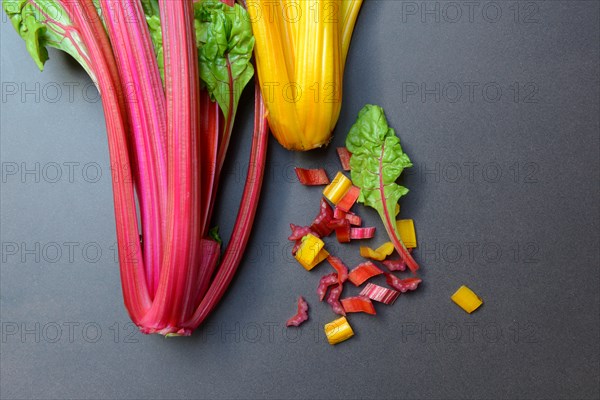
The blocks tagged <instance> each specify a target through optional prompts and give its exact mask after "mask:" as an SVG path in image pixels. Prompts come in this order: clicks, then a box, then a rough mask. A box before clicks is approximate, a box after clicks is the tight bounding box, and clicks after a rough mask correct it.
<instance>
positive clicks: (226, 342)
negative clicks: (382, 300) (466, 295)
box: [0, 1, 600, 399]
mask: <svg viewBox="0 0 600 400" xmlns="http://www.w3.org/2000/svg"><path fill="white" fill-rule="evenodd" d="M469 4H471V5H469ZM469 4H467V2H457V3H447V2H434V1H428V2H421V1H417V2H403V1H367V2H366V3H365V4H364V7H363V9H362V11H361V14H360V17H359V21H358V24H357V27H356V31H355V36H354V39H353V43H352V48H351V51H350V56H349V60H348V67H347V71H346V80H345V97H344V106H343V110H342V114H341V117H340V120H339V124H338V126H337V129H336V131H335V137H334V141H333V143H332V144H331V145H330V146H329V147H328V148H327V149H324V150H320V151H315V152H312V153H308V154H298V153H289V152H286V151H284V150H283V149H282V148H281V147H280V146H278V145H277V144H276V143H275V141H274V140H271V143H270V145H271V146H270V149H269V158H268V162H269V164H268V168H267V176H266V178H265V184H264V189H263V192H262V199H261V206H260V209H259V212H258V215H257V219H256V224H255V227H254V233H253V235H252V238H251V241H250V243H249V249H248V252H247V255H246V258H245V260H244V262H243V264H242V266H241V268H240V270H239V273H238V275H237V277H236V278H235V280H234V282H233V283H232V285H231V288H230V290H229V292H228V293H227V295H226V297H225V298H224V301H223V302H222V303H221V305H220V306H219V307H218V309H217V310H216V312H215V313H214V314H213V315H212V316H211V317H210V318H209V320H208V321H207V323H206V325H205V326H204V327H203V328H202V329H199V330H198V331H197V332H196V333H195V334H194V336H193V337H191V338H178V339H164V338H161V337H158V336H150V337H148V336H143V335H141V334H139V333H138V332H136V330H135V329H134V328H133V327H132V326H131V324H130V323H129V320H128V317H127V315H126V312H125V310H124V307H123V305H122V296H121V291H120V290H121V289H120V283H119V273H118V267H117V263H116V262H115V261H114V244H115V228H114V218H113V205H112V197H111V187H110V170H109V161H108V151H107V144H106V137H105V128H104V122H103V121H104V120H103V113H102V109H101V106H100V103H99V102H98V101H97V97H96V96H97V93H96V92H95V91H94V89H93V88H91V87H90V82H89V80H88V78H87V77H86V76H85V74H84V73H83V72H82V71H81V70H80V69H79V68H78V67H77V66H76V65H75V64H74V63H73V62H72V61H71V60H69V59H68V58H66V57H65V56H63V55H62V54H59V53H57V52H51V60H50V61H49V62H48V64H47V68H46V71H45V72H44V73H39V72H38V71H37V69H36V67H35V65H34V63H33V62H32V61H31V60H30V59H29V57H28V55H27V53H26V50H25V46H24V44H23V43H22V41H21V40H20V39H19V38H18V37H17V35H16V34H15V33H14V31H13V29H12V27H11V26H10V24H9V23H7V21H6V18H5V16H4V15H3V17H2V18H3V21H2V25H1V71H0V74H1V75H0V78H1V81H2V102H1V104H0V105H1V118H0V130H1V158H2V171H3V176H2V189H1V201H2V203H1V207H2V210H1V225H2V226H1V236H2V237H1V242H2V267H1V270H0V278H1V284H0V300H1V305H0V307H1V309H0V311H1V322H2V340H1V351H0V360H1V364H0V367H1V368H0V369H1V371H0V378H1V381H0V396H1V397H2V398H3V399H17V398H18V399H25V398H27V399H31V398H98V399H100V398H102V399H104V398H116V399H132V398H419V399H441V398H443V399H445V398H473V399H474V398H562V399H567V398H569V399H570V398H590V399H591V398H598V397H599V396H600V392H599V390H600V389H599V376H600V371H599V314H600V309H599V301H600V299H599V283H600V282H599V269H598V267H599V265H600V264H599V261H600V260H599V209H598V204H599V200H600V199H599V197H600V196H599V179H598V178H599V161H598V155H599V154H598V153H599V141H598V134H599V117H598V111H599V67H598V63H599V52H598V48H599V43H600V37H599V3H598V2H596V1H546V2H544V1H533V2H474V3H469ZM427 10H433V11H431V12H430V13H428V12H427ZM470 10H471V11H470ZM459 12H460V14H459ZM69 87H71V88H72V92H71V93H70V92H69ZM436 91H437V93H438V94H437V95H436ZM500 94H501V96H500V97H498V96H499V95H500ZM251 103H252V102H251V93H249V92H247V93H245V95H244V98H243V100H242V106H241V110H240V112H239V122H238V125H237V128H236V130H235V133H234V139H233V145H232V148H231V151H230V155H229V158H228V163H227V166H226V171H227V172H226V175H225V177H224V182H223V189H224V190H223V191H222V194H221V197H220V201H219V203H218V212H217V215H216V221H217V222H218V223H219V225H220V226H221V229H222V231H223V236H224V237H227V236H228V233H229V232H230V230H231V226H232V222H233V218H234V216H235V210H236V204H237V202H238V199H239V196H240V194H241V190H242V186H243V180H244V175H245V169H246V163H247V155H248V151H249V142H250V141H249V136H250V132H251V123H252V105H251ZM366 103H377V104H380V105H381V106H383V107H384V108H385V109H386V112H387V116H388V119H389V122H390V125H391V126H392V127H394V128H395V129H396V131H397V132H398V134H399V136H400V137H401V140H402V143H403V145H404V148H405V151H406V152H407V153H408V154H409V155H410V157H411V158H412V160H413V162H414V163H415V167H414V168H413V170H412V171H411V172H410V173H407V174H406V176H405V177H404V184H405V185H406V186H408V187H409V188H410V189H411V192H410V193H409V195H408V196H407V197H405V198H404V199H403V200H402V215H403V216H405V217H407V218H413V219H414V220H415V222H416V228H417V235H418V239H419V249H418V251H417V252H416V257H417V259H418V260H419V261H420V263H421V265H422V267H423V268H422V276H423V279H424V280H425V283H424V284H423V286H422V287H421V288H420V289H419V290H418V292H415V293H413V294H411V295H407V296H402V297H401V298H400V299H399V301H398V302H397V303H396V304H395V305H394V306H393V307H383V306H379V305H378V306H377V312H378V316H377V317H371V316H366V315H352V316H351V317H350V320H351V323H352V325H353V327H354V329H355V332H356V337H354V338H352V339H351V340H350V341H348V342H346V343H343V344H341V345H339V346H336V347H331V346H329V345H328V344H327V343H326V341H325V338H324V335H323V333H322V325H323V323H325V322H328V321H330V320H332V319H333V318H334V315H333V314H332V313H331V311H330V310H329V308H328V307H327V306H326V305H325V304H319V303H318V301H316V294H315V287H316V284H317V281H318V279H319V277H320V276H321V275H322V274H323V273H325V271H326V270H327V267H326V266H325V265H323V266H321V267H319V268H318V269H317V270H315V271H314V272H312V273H307V272H306V271H304V270H303V269H302V268H300V267H299V266H298V265H297V264H296V263H295V262H293V261H292V260H291V259H290V257H289V256H288V255H287V254H288V253H289V246H288V243H287V241H286V237H287V236H288V230H289V229H288V224H289V223H290V222H294V223H297V224H306V223H308V222H309V221H310V220H311V219H312V217H313V216H314V214H316V212H317V208H318V201H319V198H320V189H318V188H307V187H303V186H301V185H300V184H298V183H297V182H296V181H295V178H294V176H293V167H294V166H304V167H314V166H319V165H325V166H326V168H327V170H328V172H329V173H330V175H332V174H333V173H335V171H336V170H337V169H338V168H339V167H338V165H337V157H336V155H335V147H336V146H338V145H341V144H342V143H343V141H344V138H345V133H346V132H347V130H348V129H349V127H350V126H351V124H352V122H353V120H354V118H355V116H356V114H357V112H358V111H359V109H360V108H361V107H362V106H363V105H364V104H366ZM26 170H27V171H30V172H26ZM11 171H16V173H15V174H11ZM59 173H60V175H57V174H59ZM70 173H71V174H70ZM98 174H100V175H98ZM360 214H361V215H362V216H363V217H364V218H365V220H366V224H367V225H375V226H377V227H378V229H379V233H378V235H377V237H376V239H375V240H373V241H371V244H372V245H377V244H379V243H381V242H382V241H383V240H384V236H383V235H382V231H383V229H382V227H381V225H380V222H379V221H378V220H377V216H376V215H375V213H374V212H373V211H372V210H365V209H361V210H360ZM334 242H335V240H333V241H331V240H330V241H329V242H328V243H329V246H330V247H331V248H332V249H334V252H335V253H336V254H338V255H339V256H341V257H342V258H343V259H344V260H345V261H346V262H347V263H348V264H351V265H353V264H356V263H357V262H358V261H359V258H360V257H358V251H357V250H358V244H353V245H352V246H344V247H340V246H336V245H335V243H334ZM70 250H72V251H70ZM462 284H466V285H468V286H470V287H471V288H472V289H473V290H475V291H476V292H477V293H478V294H479V295H480V296H481V297H482V298H483V299H484V301H485V304H484V306H483V307H482V308H481V309H480V310H479V311H477V312H476V313H474V314H472V315H467V314H466V313H464V312H463V311H461V310H460V309H459V308H458V307H457V306H455V305H454V304H453V303H452V302H451V301H450V299H449V297H450V295H451V294H452V293H453V292H454V291H455V290H456V289H457V288H458V287H459V286H460V285H462ZM355 292H356V290H351V289H350V288H348V289H346V294H348V295H352V294H353V293H355ZM298 295H304V296H306V298H307V299H308V301H309V303H310V306H311V320H310V321H309V322H307V323H306V324H305V325H304V326H303V327H302V329H300V330H286V329H285V328H284V326H283V325H284V322H285V320H286V319H287V318H288V317H289V316H290V315H292V314H293V313H294V311H295V301H296V298H297V296H298Z"/></svg>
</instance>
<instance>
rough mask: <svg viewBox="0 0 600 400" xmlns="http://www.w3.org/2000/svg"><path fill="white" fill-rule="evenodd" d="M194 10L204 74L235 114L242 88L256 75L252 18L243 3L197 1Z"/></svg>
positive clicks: (223, 107) (222, 104)
mask: <svg viewBox="0 0 600 400" xmlns="http://www.w3.org/2000/svg"><path fill="white" fill-rule="evenodd" d="M194 14H195V18H196V41H197V45H198V58H199V64H200V78H201V79H202V82H203V83H204V85H205V86H206V88H207V90H208V92H209V93H210V96H211V99H212V100H213V101H215V100H216V101H217V102H218V103H219V107H220V108H221V110H222V111H223V114H224V115H225V116H226V117H227V116H228V115H229V113H230V112H231V113H233V115H235V111H236V110H237V105H238V102H239V99H240V96H241V95H242V91H243V89H244V87H245V86H246V84H248V82H249V81H250V79H252V76H253V75H254V68H253V67H252V64H251V62H250V60H251V58H252V50H253V48H254V36H252V26H251V25H250V19H249V17H248V15H247V12H246V10H244V8H243V7H241V6H240V5H238V4H236V5H234V6H233V7H230V6H228V5H226V4H224V3H221V2H220V1H215V0H204V1H202V2H199V3H194ZM230 74H231V76H230ZM230 108H231V109H230Z"/></svg>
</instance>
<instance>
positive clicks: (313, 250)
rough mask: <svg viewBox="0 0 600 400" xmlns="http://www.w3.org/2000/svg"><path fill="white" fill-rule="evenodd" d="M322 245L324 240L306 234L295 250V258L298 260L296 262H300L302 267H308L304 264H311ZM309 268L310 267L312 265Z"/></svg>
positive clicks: (323, 245)
mask: <svg viewBox="0 0 600 400" xmlns="http://www.w3.org/2000/svg"><path fill="white" fill-rule="evenodd" d="M323 247H325V242H323V241H322V240H321V239H319V238H318V237H316V236H314V235H310V234H309V235H306V236H304V237H303V238H302V244H301V245H300V247H299V248H298V251H297V252H296V256H295V257H296V260H298V262H299V263H300V264H302V265H303V266H304V268H306V269H309V268H307V267H306V266H307V265H312V263H313V262H314V261H315V259H316V258H317V256H318V255H319V253H320V252H321V250H322V249H323ZM315 265H316V264H315ZM313 267H314V265H313ZM310 269H312V267H311V268H310Z"/></svg>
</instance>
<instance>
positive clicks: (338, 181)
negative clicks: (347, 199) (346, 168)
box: [323, 172, 352, 204]
mask: <svg viewBox="0 0 600 400" xmlns="http://www.w3.org/2000/svg"><path fill="white" fill-rule="evenodd" d="M351 186H352V181H351V180H350V179H348V177H347V176H346V175H344V174H343V173H341V172H338V173H337V175H336V176H335V178H333V181H331V183H330V184H329V185H327V186H326V187H325V189H323V196H325V198H327V199H328V200H329V201H331V202H332V203H333V204H337V203H339V202H340V200H341V199H342V197H344V195H345V194H346V192H347V191H348V189H350V187H351Z"/></svg>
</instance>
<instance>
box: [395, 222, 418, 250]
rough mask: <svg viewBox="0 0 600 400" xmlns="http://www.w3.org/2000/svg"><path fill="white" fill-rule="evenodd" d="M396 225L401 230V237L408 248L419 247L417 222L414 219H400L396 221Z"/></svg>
mask: <svg viewBox="0 0 600 400" xmlns="http://www.w3.org/2000/svg"><path fill="white" fill-rule="evenodd" d="M396 227H397V228H398V232H400V239H402V242H403V243H404V246H405V247H406V248H407V249H414V248H415V247H417V235H416V234H415V223H414V222H413V220H412V219H399V220H398V221H396Z"/></svg>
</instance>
